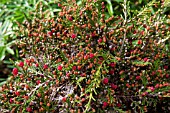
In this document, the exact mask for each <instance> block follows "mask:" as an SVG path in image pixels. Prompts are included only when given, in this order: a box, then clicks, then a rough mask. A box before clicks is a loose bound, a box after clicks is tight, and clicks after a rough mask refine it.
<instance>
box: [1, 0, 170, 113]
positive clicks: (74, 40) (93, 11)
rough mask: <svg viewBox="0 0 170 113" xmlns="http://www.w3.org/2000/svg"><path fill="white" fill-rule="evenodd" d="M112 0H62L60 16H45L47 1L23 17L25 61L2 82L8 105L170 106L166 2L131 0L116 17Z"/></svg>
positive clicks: (73, 108)
mask: <svg viewBox="0 0 170 113" xmlns="http://www.w3.org/2000/svg"><path fill="white" fill-rule="evenodd" d="M106 4H108V2H102V0H94V1H92V0H86V2H85V1H82V2H76V1H74V0H72V1H69V0H68V1H67V2H64V1H61V2H59V3H57V5H58V7H60V8H61V11H60V12H59V13H58V14H57V17H53V18H46V17H47V16H46V15H47V13H46V12H42V9H43V4H42V2H40V3H39V4H38V5H37V13H36V14H35V18H34V19H32V20H27V21H25V22H24V23H23V24H19V23H18V26H19V31H18V34H17V37H18V43H17V45H18V47H19V48H20V49H21V51H20V57H22V58H23V59H22V60H20V61H16V62H14V63H15V66H16V67H15V68H13V71H12V74H13V75H12V76H11V77H10V81H9V82H8V83H7V84H5V85H3V87H2V93H1V97H0V105H1V107H0V110H1V111H3V112H9V110H12V112H16V111H18V112H45V111H46V112H50V113H51V112H54V113H56V112H59V113H66V112H72V113H73V112H78V113H81V112H83V113H85V112H87V113H90V112H97V113H100V112H107V113H108V112H110V113H112V112H124V111H128V110H131V111H133V112H147V111H150V112H151V110H152V112H156V111H162V112H165V113H166V112H167V113H168V111H170V108H169V106H170V103H169V100H168V97H169V96H170V95H169V93H170V80H169V75H170V49H169V48H170V47H169V42H170V40H169V36H170V32H169V31H170V26H169V25H170V24H169V19H170V17H168V16H167V15H166V14H165V13H162V12H163V11H165V5H164V4H163V2H154V1H151V2H149V3H148V4H147V6H146V7H144V8H143V9H142V10H141V11H138V12H135V13H133V14H131V13H132V12H131V9H130V4H128V2H126V0H124V2H123V3H122V9H123V10H122V14H121V15H114V16H113V15H112V13H111V12H110V11H109V9H108V7H109V6H108V7H106ZM151 6H152V7H153V9H154V12H153V11H151V10H150V8H148V7H151ZM106 12H110V15H108V14H106ZM160 104H162V106H160ZM158 106H159V107H158Z"/></svg>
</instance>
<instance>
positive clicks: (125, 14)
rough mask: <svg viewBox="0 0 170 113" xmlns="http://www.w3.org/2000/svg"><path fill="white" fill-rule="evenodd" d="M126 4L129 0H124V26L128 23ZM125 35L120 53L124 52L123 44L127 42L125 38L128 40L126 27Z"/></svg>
mask: <svg viewBox="0 0 170 113" xmlns="http://www.w3.org/2000/svg"><path fill="white" fill-rule="evenodd" d="M126 4H127V0H124V3H123V13H124V16H125V18H124V22H123V26H124V25H125V24H126V23H127V6H126ZM123 37H124V38H123V43H122V46H121V48H120V52H119V54H121V53H122V50H123V46H124V43H125V40H126V29H124V36H123Z"/></svg>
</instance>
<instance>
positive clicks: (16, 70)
mask: <svg viewBox="0 0 170 113" xmlns="http://www.w3.org/2000/svg"><path fill="white" fill-rule="evenodd" d="M12 74H13V75H14V76H16V75H17V74H18V69H17V68H14V69H13V70H12Z"/></svg>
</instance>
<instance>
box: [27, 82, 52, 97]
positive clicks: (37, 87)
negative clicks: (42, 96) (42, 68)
mask: <svg viewBox="0 0 170 113" xmlns="http://www.w3.org/2000/svg"><path fill="white" fill-rule="evenodd" d="M47 82H49V80H48V81H47ZM45 83H46V82H43V83H41V84H39V85H38V86H36V87H35V88H34V89H33V90H31V92H30V93H29V94H28V96H30V95H31V94H32V93H33V92H35V91H36V90H37V89H39V88H40V87H41V86H43V85H44V84H45Z"/></svg>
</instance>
